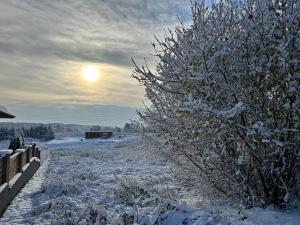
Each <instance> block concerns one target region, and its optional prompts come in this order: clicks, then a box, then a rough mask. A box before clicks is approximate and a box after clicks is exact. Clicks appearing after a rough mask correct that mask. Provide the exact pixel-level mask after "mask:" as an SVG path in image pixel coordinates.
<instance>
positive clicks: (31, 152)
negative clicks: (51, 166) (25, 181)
mask: <svg viewBox="0 0 300 225" xmlns="http://www.w3.org/2000/svg"><path fill="white" fill-rule="evenodd" d="M40 152H41V150H40V149H39V147H37V146H35V145H32V146H29V147H27V148H26V149H24V150H21V151H19V152H16V153H13V154H11V155H6V156H4V157H1V158H0V186H1V185H2V184H4V183H9V181H10V180H11V179H12V178H13V177H14V176H15V175H16V174H18V173H21V172H22V169H23V167H24V166H25V165H26V164H27V163H30V161H31V159H32V158H34V157H36V158H38V159H40Z"/></svg>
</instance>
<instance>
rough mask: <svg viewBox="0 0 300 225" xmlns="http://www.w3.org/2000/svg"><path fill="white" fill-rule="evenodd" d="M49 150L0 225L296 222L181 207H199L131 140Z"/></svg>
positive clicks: (295, 213)
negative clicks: (44, 160)
mask: <svg viewBox="0 0 300 225" xmlns="http://www.w3.org/2000/svg"><path fill="white" fill-rule="evenodd" d="M46 145H47V146H45V147H48V149H51V150H52V151H51V160H49V161H48V162H46V163H45V164H43V166H42V167H41V168H40V169H39V171H38V172H37V173H36V174H35V176H34V177H33V179H32V180H31V181H30V182H29V183H28V184H27V185H26V187H25V188H24V189H23V190H22V192H21V193H20V194H19V195H18V196H17V197H16V198H15V200H14V201H13V202H12V204H11V206H10V207H9V208H8V209H7V211H6V213H5V214H4V217H3V218H1V219H0V225H21V224H22V225H32V224H45V225H47V224H53V225H60V224H68V225H71V224H74V225H75V224H79V225H90V224H99V225H104V224H111V225H127V224H128V225H129V224H136V225H138V224H140V225H154V224H156V225H181V224H186V225H201V224H203V225H204V224H210V225H216V224H235V225H238V224H245V225H258V224H261V225H267V224H280V225H281V224H286V225H296V224H299V222H298V221H300V213H299V210H298V209H295V210H290V211H287V212H283V211H281V212H276V211H274V210H271V209H270V210H261V209H253V210H242V211H240V210H238V209H232V208H229V209H226V207H224V206H223V207H220V206H218V207H214V208H213V206H205V207H201V210H200V209H199V208H198V209H196V208H192V207H186V206H184V205H183V204H181V203H182V202H183V201H184V202H187V203H193V204H194V203H195V202H196V200H197V198H196V196H195V193H191V192H189V191H186V190H185V189H184V188H182V187H180V185H179V184H176V183H175V181H173V180H172V179H171V176H170V174H169V170H168V167H167V165H166V164H165V163H164V162H163V161H161V160H158V159H153V158H152V157H151V156H150V155H149V154H147V150H145V149H144V148H142V147H141V142H140V139H139V138H138V137H136V136H129V137H125V138H122V139H111V140H89V141H82V140H80V139H79V138H67V139H64V140H55V141H52V142H49V143H46ZM175 199H176V201H175ZM190 206H191V205H190Z"/></svg>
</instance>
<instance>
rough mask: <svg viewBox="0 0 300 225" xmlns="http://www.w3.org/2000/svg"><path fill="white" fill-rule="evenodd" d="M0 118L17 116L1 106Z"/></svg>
mask: <svg viewBox="0 0 300 225" xmlns="http://www.w3.org/2000/svg"><path fill="white" fill-rule="evenodd" d="M0 118H8V119H12V118H15V116H14V115H13V114H11V113H10V112H8V111H7V109H6V108H4V107H2V106H0Z"/></svg>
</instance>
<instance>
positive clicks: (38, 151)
mask: <svg viewBox="0 0 300 225" xmlns="http://www.w3.org/2000/svg"><path fill="white" fill-rule="evenodd" d="M37 157H38V158H39V159H41V149H40V148H39V147H37Z"/></svg>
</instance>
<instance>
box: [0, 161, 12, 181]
mask: <svg viewBox="0 0 300 225" xmlns="http://www.w3.org/2000/svg"><path fill="white" fill-rule="evenodd" d="M2 160H3V161H2V162H3V168H2V184H4V183H8V182H9V179H10V177H9V164H10V155H6V156H4V157H3V158H2Z"/></svg>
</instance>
